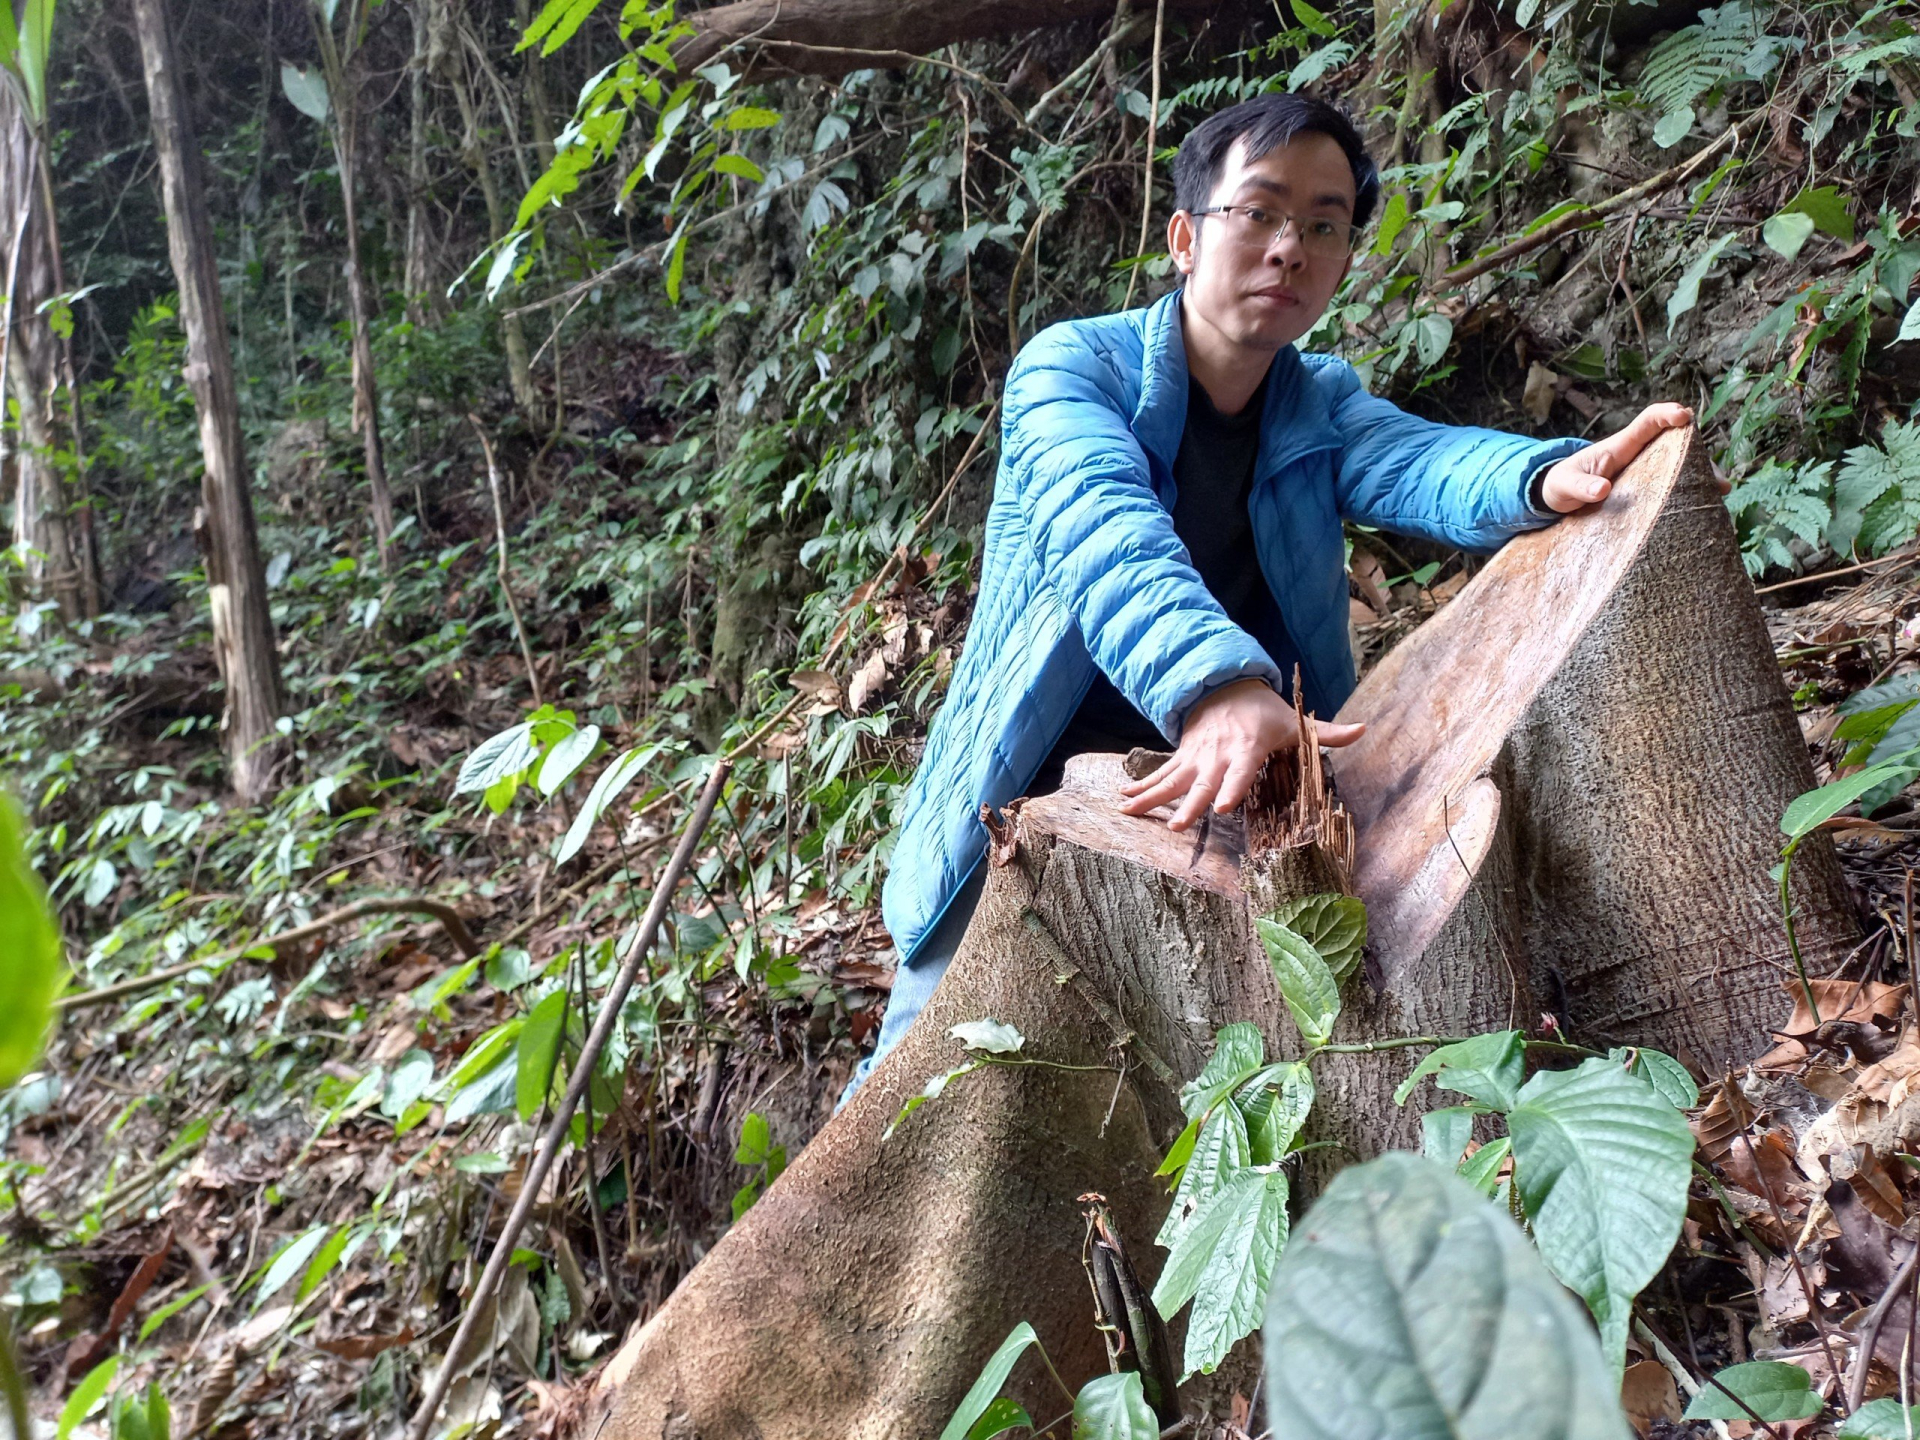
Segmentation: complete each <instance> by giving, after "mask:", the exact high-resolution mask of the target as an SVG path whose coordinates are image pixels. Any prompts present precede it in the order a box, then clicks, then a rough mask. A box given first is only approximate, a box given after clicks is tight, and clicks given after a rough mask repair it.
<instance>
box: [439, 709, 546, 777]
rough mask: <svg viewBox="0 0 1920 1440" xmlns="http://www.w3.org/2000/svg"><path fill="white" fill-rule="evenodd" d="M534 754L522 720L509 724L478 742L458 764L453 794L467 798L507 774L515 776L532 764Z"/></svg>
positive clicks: (530, 728) (528, 730)
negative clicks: (470, 752) (469, 753)
mask: <svg viewBox="0 0 1920 1440" xmlns="http://www.w3.org/2000/svg"><path fill="white" fill-rule="evenodd" d="M536 753H538V752H537V751H536V750H535V748H534V743H533V726H531V725H529V724H528V723H527V722H526V721H524V720H523V721H521V722H520V723H519V724H518V725H510V726H508V727H507V728H506V729H505V730H502V731H501V732H500V733H499V734H498V735H491V736H489V737H488V738H487V739H485V740H482V741H481V742H480V743H479V745H477V746H475V747H474V751H473V753H472V754H471V755H469V756H467V758H466V759H465V760H463V761H462V762H461V763H460V775H459V778H458V779H456V780H455V781H454V782H453V793H454V794H456V795H468V794H471V793H472V792H473V791H475V790H486V789H488V788H490V787H491V786H493V785H495V784H497V783H499V782H500V781H501V780H504V779H506V777H507V776H509V775H518V774H519V773H520V772H521V771H522V770H524V769H526V768H527V766H529V765H531V764H532V763H533V760H534V756H535V754H536Z"/></svg>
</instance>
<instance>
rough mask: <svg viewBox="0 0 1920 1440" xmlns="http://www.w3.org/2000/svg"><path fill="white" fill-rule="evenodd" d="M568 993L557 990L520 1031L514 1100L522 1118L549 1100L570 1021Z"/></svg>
mask: <svg viewBox="0 0 1920 1440" xmlns="http://www.w3.org/2000/svg"><path fill="white" fill-rule="evenodd" d="M567 1000H568V996H567V992H566V991H564V990H556V991H554V992H553V993H552V994H551V995H549V996H547V998H546V999H544V1000H542V1001H541V1002H540V1003H539V1004H538V1005H536V1006H534V1007H533V1013H532V1014H530V1015H528V1016H527V1028H526V1029H524V1030H522V1031H521V1032H520V1048H519V1058H518V1060H517V1062H516V1064H515V1068H514V1077H513V1103H514V1108H515V1109H516V1110H518V1111H519V1113H520V1118H521V1119H522V1120H531V1119H532V1118H533V1117H534V1116H535V1115H537V1114H539V1113H540V1107H541V1106H542V1105H544V1104H546V1103H547V1096H548V1094H549V1093H550V1092H551V1090H552V1087H553V1082H554V1079H555V1077H556V1076H557V1075H558V1073H559V1059H560V1038H561V1035H562V1032H563V1031H564V1029H565V1027H566V1023H567Z"/></svg>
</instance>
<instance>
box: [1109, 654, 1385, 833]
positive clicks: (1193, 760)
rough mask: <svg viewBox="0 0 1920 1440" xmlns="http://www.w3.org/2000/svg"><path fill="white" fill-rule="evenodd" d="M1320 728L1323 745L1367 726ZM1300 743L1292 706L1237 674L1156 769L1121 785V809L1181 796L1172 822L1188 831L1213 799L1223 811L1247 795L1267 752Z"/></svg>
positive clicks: (1132, 811)
mask: <svg viewBox="0 0 1920 1440" xmlns="http://www.w3.org/2000/svg"><path fill="white" fill-rule="evenodd" d="M1314 729H1315V732H1316V734H1317V736H1318V738H1319V741H1320V743H1321V744H1322V745H1336V746H1338V745H1351V744H1352V743H1353V742H1354V741H1356V740H1358V739H1359V738H1360V737H1361V736H1362V735H1364V734H1365V733H1366V729H1367V727H1366V726H1365V725H1327V724H1316V725H1315V727H1314ZM1299 743H1300V725H1299V721H1298V720H1297V718H1296V717H1295V715H1294V712H1293V706H1291V705H1289V704H1288V703H1287V702H1286V701H1284V700H1282V699H1281V698H1280V697H1279V696H1278V695H1277V694H1275V693H1274V690H1273V687H1272V686H1271V685H1269V684H1267V683H1266V681H1264V680H1236V681H1234V682H1233V684H1231V685H1223V686H1221V687H1220V688H1219V689H1218V690H1216V691H1214V692H1213V693H1212V694H1211V695H1209V696H1207V697H1206V698H1205V699H1204V700H1202V701H1200V702H1199V703H1198V704H1197V705H1195V706H1194V707H1193V709H1192V710H1191V711H1189V712H1188V715H1187V724H1186V728H1185V729H1184V730H1182V731H1181V734H1180V746H1179V748H1178V749H1176V750H1175V751H1174V752H1173V754H1172V755H1171V756H1169V757H1168V759H1167V761H1166V763H1165V764H1164V765H1162V766H1161V767H1160V768H1159V769H1158V770H1155V771H1154V772H1153V773H1152V774H1151V775H1149V776H1147V777H1146V778H1145V779H1143V780H1135V781H1133V782H1132V783H1130V784H1127V785H1124V786H1122V787H1121V789H1120V793H1121V794H1122V795H1124V796H1126V797H1127V803H1126V804H1124V805H1122V806H1121V807H1120V808H1121V809H1122V810H1123V811H1125V812H1126V813H1127V814H1129V815H1145V814H1146V813H1147V812H1148V811H1149V810H1152V809H1154V808H1155V807H1156V806H1160V805H1174V804H1175V803H1176V802H1178V808H1177V809H1176V810H1175V811H1174V815H1173V818H1172V819H1171V820H1169V821H1168V822H1167V828H1168V829H1169V830H1185V829H1187V828H1188V827H1189V826H1191V825H1192V824H1193V823H1194V822H1195V821H1196V820H1198V819H1199V818H1200V816H1201V815H1202V814H1203V813H1204V812H1205V810H1206V808H1207V806H1208V805H1212V806H1213V808H1214V809H1215V810H1216V811H1218V812H1220V813H1221V814H1225V813H1226V812H1227V811H1229V810H1231V809H1233V808H1234V806H1236V805H1238V804H1239V803H1240V802H1241V801H1242V800H1245V799H1246V798H1247V792H1248V790H1250V789H1251V788H1252V787H1253V780H1254V777H1255V776H1256V775H1258V774H1259V773H1260V767H1261V766H1262V765H1264V764H1266V762H1267V757H1268V756H1270V755H1273V754H1275V753H1277V752H1279V751H1281V750H1291V749H1293V747H1294V746H1296V745H1298V744H1299Z"/></svg>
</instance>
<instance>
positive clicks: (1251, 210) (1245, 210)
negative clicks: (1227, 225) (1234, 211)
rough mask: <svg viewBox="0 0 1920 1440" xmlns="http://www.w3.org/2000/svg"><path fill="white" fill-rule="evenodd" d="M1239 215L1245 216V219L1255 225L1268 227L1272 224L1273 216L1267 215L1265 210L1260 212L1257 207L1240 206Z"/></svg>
mask: <svg viewBox="0 0 1920 1440" xmlns="http://www.w3.org/2000/svg"><path fill="white" fill-rule="evenodd" d="M1240 213H1241V214H1242V215H1245V216H1246V217H1247V219H1248V220H1250V221H1251V222H1252V223H1253V224H1255V225H1268V224H1271V223H1272V222H1273V216H1271V215H1269V214H1268V213H1267V212H1266V211H1265V210H1262V209H1261V208H1260V207H1259V206H1258V205H1245V206H1242V207H1241V209H1240Z"/></svg>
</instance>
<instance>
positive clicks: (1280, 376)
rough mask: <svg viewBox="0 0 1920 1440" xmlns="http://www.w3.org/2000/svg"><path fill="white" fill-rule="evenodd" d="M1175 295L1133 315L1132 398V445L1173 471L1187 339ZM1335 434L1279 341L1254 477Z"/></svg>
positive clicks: (1292, 352)
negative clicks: (1137, 339) (1135, 366)
mask: <svg viewBox="0 0 1920 1440" xmlns="http://www.w3.org/2000/svg"><path fill="white" fill-rule="evenodd" d="M1180 295H1181V292H1180V291H1179V290H1174V291H1172V292H1171V293H1169V294H1167V295H1163V296H1162V297H1161V298H1160V299H1158V300H1156V301H1154V302H1153V304H1151V305H1149V306H1147V307H1146V309H1144V310H1142V311H1139V312H1137V313H1138V314H1139V315H1140V316H1141V342H1142V353H1141V361H1140V372H1141V373H1140V401H1139V404H1138V405H1136V406H1135V407H1134V412H1133V434H1134V438H1135V439H1137V440H1138V441H1139V442H1140V448H1141V449H1143V450H1145V451H1146V452H1147V454H1148V455H1149V456H1151V457H1152V458H1153V459H1155V460H1158V461H1159V462H1160V464H1161V466H1162V467H1163V469H1164V471H1165V473H1168V474H1171V473H1172V471H1173V462H1174V458H1175V457H1176V456H1177V455H1178V454H1179V453H1180V437H1181V435H1182V434H1183V433H1184V432H1185V430H1186V427H1187V345H1186V339H1185V336H1184V335H1183V333H1182V331H1181V325H1180ZM1339 447H1340V435H1339V432H1338V431H1337V430H1335V429H1334V426H1333V417H1332V416H1331V415H1330V414H1328V412H1327V405H1326V401H1325V400H1323V399H1322V398H1321V396H1320V390H1319V387H1318V386H1316V385H1314V384H1312V383H1311V382H1310V378H1309V376H1308V375H1307V367H1306V365H1305V364H1304V363H1302V361H1301V359H1300V352H1299V351H1298V350H1296V349H1295V348H1294V347H1293V346H1291V345H1287V346H1283V347H1282V348H1281V350H1280V352H1279V354H1277V355H1275V356H1274V357H1273V366H1272V368H1271V369H1269V370H1268V371H1267V393H1266V409H1265V411H1264V419H1263V422H1262V424H1261V429H1260V454H1259V458H1258V460H1257V461H1256V462H1255V464H1254V478H1255V479H1256V481H1257V480H1261V479H1264V478H1266V477H1267V476H1268V475H1270V474H1272V473H1273V472H1274V471H1276V470H1278V469H1280V468H1281V467H1282V466H1285V465H1287V464H1290V463H1291V462H1292V461H1294V460H1297V459H1299V458H1300V457H1301V456H1302V455H1307V454H1311V453H1312V452H1314V451H1316V450H1337V449H1339Z"/></svg>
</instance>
